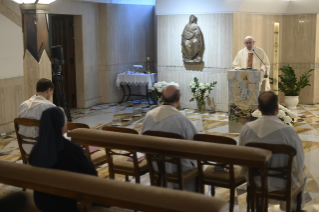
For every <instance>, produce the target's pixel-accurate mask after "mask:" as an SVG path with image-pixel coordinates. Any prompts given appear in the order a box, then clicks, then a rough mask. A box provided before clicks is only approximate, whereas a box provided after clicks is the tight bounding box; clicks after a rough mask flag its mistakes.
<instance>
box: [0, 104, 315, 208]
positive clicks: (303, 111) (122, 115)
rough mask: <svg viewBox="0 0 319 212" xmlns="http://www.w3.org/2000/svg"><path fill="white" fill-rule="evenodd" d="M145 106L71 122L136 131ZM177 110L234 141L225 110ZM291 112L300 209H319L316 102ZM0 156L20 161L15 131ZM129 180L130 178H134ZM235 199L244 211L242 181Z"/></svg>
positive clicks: (77, 114)
mask: <svg viewBox="0 0 319 212" xmlns="http://www.w3.org/2000/svg"><path fill="white" fill-rule="evenodd" d="M153 107H154V106H152V107H151V109H152V108H153ZM149 110H150V108H149V106H148V103H147V102H144V101H139V100H136V101H130V102H124V103H122V104H104V105H98V106H95V107H92V108H90V109H75V110H72V111H71V113H72V117H73V121H74V122H78V123H86V124H88V125H89V126H90V127H91V128H94V129H100V128H101V127H103V126H110V125H114V126H122V127H127V128H132V129H135V130H137V131H139V132H140V131H141V128H142V123H143V119H144V116H145V114H146V113H147V112H148V111H149ZM180 112H181V113H183V114H185V115H186V116H187V117H188V118H190V120H191V121H192V122H193V124H194V125H195V127H196V128H197V129H198V131H199V132H201V133H205V134H212V135H223V136H228V137H231V138H234V139H235V140H236V141H238V134H230V133H229V131H228V117H227V114H225V113H221V112H216V113H212V112H209V111H208V112H203V113H202V114H198V113H196V111H195V110H192V109H183V110H180ZM294 112H296V113H298V115H299V118H298V120H297V122H296V124H295V126H294V129H295V130H296V131H297V132H298V134H299V136H300V138H301V140H302V142H303V146H304V152H305V170H306V173H307V176H308V180H307V184H306V189H305V197H306V206H305V208H304V210H307V211H308V212H312V211H319V166H317V165H318V162H317V159H318V160H319V118H318V117H319V104H318V105H299V106H298V107H297V109H296V110H294ZM0 160H7V161H11V162H17V163H22V161H21V155H20V151H19V147H18V144H17V141H16V137H15V133H11V134H9V135H7V136H6V137H0ZM98 172H99V176H100V177H108V166H107V164H105V165H103V166H100V167H99V168H98ZM116 179H117V180H122V181H124V177H123V176H116ZM131 182H134V179H132V180H131ZM142 184H149V177H148V175H147V174H146V175H144V176H143V177H142ZM17 190H21V189H20V188H16V187H13V186H8V185H1V184H0V198H1V197H2V196H4V195H7V194H8V193H11V192H15V191H17ZM207 190H208V189H207ZM207 194H208V192H207ZM216 197H217V198H222V199H226V200H228V199H229V190H228V189H224V188H217V189H216ZM235 202H236V206H235V211H246V186H245V185H243V186H241V187H239V188H237V189H236V200H235ZM269 211H280V210H279V206H278V204H272V205H270V206H269Z"/></svg>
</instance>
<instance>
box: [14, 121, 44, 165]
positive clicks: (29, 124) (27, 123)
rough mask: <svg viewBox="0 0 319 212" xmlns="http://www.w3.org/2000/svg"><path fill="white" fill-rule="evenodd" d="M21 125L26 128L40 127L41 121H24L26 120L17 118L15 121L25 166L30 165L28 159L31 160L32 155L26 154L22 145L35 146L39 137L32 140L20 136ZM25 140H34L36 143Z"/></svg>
mask: <svg viewBox="0 0 319 212" xmlns="http://www.w3.org/2000/svg"><path fill="white" fill-rule="evenodd" d="M19 125H22V126H26V127H39V120H35V119H24V118H15V119H14V128H15V131H16V135H17V140H18V144H19V149H20V152H21V157H22V161H23V164H28V159H29V157H30V155H29V154H27V153H26V152H25V150H24V149H23V147H22V144H31V145H34V144H35V143H36V141H38V137H36V138H31V137H26V136H23V135H21V134H19ZM25 139H27V140H33V141H35V142H30V141H26V140H25Z"/></svg>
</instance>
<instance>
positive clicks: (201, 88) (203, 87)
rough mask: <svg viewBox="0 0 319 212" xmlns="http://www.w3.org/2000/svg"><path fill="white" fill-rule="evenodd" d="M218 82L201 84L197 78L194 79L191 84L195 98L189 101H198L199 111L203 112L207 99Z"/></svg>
mask: <svg viewBox="0 0 319 212" xmlns="http://www.w3.org/2000/svg"><path fill="white" fill-rule="evenodd" d="M216 84H217V82H213V83H200V82H199V81H198V79H197V77H195V78H194V81H192V82H191V83H190V84H189V87H190V89H191V92H192V94H193V98H191V99H190V100H189V101H190V102H192V101H195V100H196V101H197V111H198V112H202V106H203V105H204V104H205V102H204V101H205V99H206V98H207V97H208V96H209V95H210V92H211V91H212V90H213V88H214V87H215V85H216Z"/></svg>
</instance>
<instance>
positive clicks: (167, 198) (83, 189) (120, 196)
mask: <svg viewBox="0 0 319 212" xmlns="http://www.w3.org/2000/svg"><path fill="white" fill-rule="evenodd" d="M0 170H1V172H0V182H1V183H4V184H8V185H13V186H17V187H23V188H27V189H32V190H36V191H40V192H45V193H49V194H53V195H60V196H63V197H67V198H73V199H76V200H78V201H81V202H86V203H88V204H87V205H89V206H90V205H91V204H90V203H97V204H102V205H108V206H116V207H120V208H126V209H133V210H139V211H150V212H159V211H169V212H182V211H183V212H194V211H201V212H205V211H207V212H208V211H210V212H222V211H226V210H227V209H228V204H227V202H226V201H223V200H218V199H216V198H212V197H208V196H204V195H201V194H197V193H191V192H184V191H178V190H171V189H166V188H160V187H151V186H143V185H139V184H134V183H128V182H120V181H115V180H110V179H104V178H99V177H94V176H90V175H85V174H79V173H73V172H67V171H61V170H55V169H45V168H38V167H33V166H26V165H23V164H17V163H11V162H7V161H0ZM29 199H30V198H29ZM31 200H32V198H31ZM33 205H34V204H33ZM86 209H87V210H86V211H101V212H112V211H114V209H112V208H111V209H108V208H101V207H93V208H92V209H91V208H90V207H87V208H86ZM26 211H33V212H34V211H38V210H37V209H30V208H29V209H26ZM116 211H117V210H116Z"/></svg>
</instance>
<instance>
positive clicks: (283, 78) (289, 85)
mask: <svg viewBox="0 0 319 212" xmlns="http://www.w3.org/2000/svg"><path fill="white" fill-rule="evenodd" d="M279 70H280V71H281V72H282V74H281V75H278V78H279V79H280V81H279V82H278V90H279V91H282V92H284V93H285V95H286V96H299V93H300V90H301V89H303V88H304V87H306V86H310V84H309V79H308V78H309V77H311V76H312V74H310V73H311V72H312V71H313V70H314V69H310V70H308V71H306V72H305V73H303V74H302V75H301V76H300V79H299V81H298V82H297V77H296V75H295V71H294V70H293V69H292V68H291V66H289V64H287V65H285V66H283V67H282V68H280V69H279ZM269 79H270V84H273V82H274V79H273V78H269Z"/></svg>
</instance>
